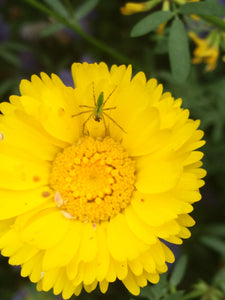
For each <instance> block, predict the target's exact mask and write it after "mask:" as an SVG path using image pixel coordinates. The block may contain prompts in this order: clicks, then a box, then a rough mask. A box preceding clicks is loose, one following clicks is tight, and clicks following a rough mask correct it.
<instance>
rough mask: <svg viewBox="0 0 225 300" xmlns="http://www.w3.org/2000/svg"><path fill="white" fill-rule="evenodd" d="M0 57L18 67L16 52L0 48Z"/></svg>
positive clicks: (18, 61) (18, 60)
mask: <svg viewBox="0 0 225 300" xmlns="http://www.w3.org/2000/svg"><path fill="white" fill-rule="evenodd" d="M0 57H2V58H3V59H4V60H6V61H7V62H8V63H10V64H12V65H13V66H15V67H20V65H21V62H20V59H19V58H18V57H17V55H16V54H13V53H12V52H9V51H8V50H7V49H3V48H0Z"/></svg>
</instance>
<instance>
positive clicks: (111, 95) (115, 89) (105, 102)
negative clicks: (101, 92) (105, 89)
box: [103, 86, 117, 107]
mask: <svg viewBox="0 0 225 300" xmlns="http://www.w3.org/2000/svg"><path fill="white" fill-rule="evenodd" d="M116 88H117V86H115V87H114V89H113V90H112V92H111V93H110V94H109V95H108V97H107V98H106V99H105V101H104V102H103V107H104V106H105V104H106V102H107V101H108V100H109V98H110V97H111V96H112V94H113V93H114V92H115V90H116Z"/></svg>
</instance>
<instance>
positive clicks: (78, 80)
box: [72, 62, 110, 88]
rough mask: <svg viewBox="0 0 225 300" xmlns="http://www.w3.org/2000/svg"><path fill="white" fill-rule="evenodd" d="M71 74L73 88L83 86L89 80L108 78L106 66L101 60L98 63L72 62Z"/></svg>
mask: <svg viewBox="0 0 225 300" xmlns="http://www.w3.org/2000/svg"><path fill="white" fill-rule="evenodd" d="M72 75H73V80H74V84H75V88H81V87H82V88H84V87H85V86H86V85H88V84H89V83H90V82H95V81H99V80H101V79H102V78H104V79H106V80H110V79H109V78H110V75H109V69H108V66H107V65H106V64H105V63H103V62H101V63H100V64H97V63H95V64H88V63H82V64H80V63H74V64H73V65H72Z"/></svg>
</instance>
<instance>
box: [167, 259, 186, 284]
mask: <svg viewBox="0 0 225 300" xmlns="http://www.w3.org/2000/svg"><path fill="white" fill-rule="evenodd" d="M186 268H187V256H186V255H183V256H181V257H180V258H179V259H178V261H177V262H176V264H175V266H174V269H173V272H172V274H171V277H170V280H169V283H170V284H171V285H172V286H175V287H176V286H177V285H178V284H179V283H180V282H181V280H182V279H183V276H184V274H185V272H186Z"/></svg>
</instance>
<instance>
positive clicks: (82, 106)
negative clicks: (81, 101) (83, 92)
mask: <svg viewBox="0 0 225 300" xmlns="http://www.w3.org/2000/svg"><path fill="white" fill-rule="evenodd" d="M79 107H87V108H93V109H95V107H94V106H88V105H79Z"/></svg>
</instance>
